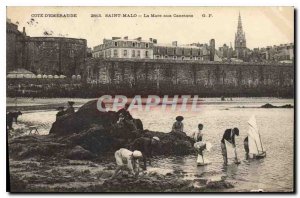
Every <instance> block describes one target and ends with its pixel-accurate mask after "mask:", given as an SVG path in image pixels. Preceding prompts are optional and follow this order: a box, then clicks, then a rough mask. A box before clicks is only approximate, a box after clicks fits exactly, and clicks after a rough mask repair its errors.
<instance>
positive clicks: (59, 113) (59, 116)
mask: <svg viewBox="0 0 300 198" xmlns="http://www.w3.org/2000/svg"><path fill="white" fill-rule="evenodd" d="M57 110H58V112H57V114H56V120H58V119H59V118H61V116H63V115H65V111H64V107H58V108H57Z"/></svg>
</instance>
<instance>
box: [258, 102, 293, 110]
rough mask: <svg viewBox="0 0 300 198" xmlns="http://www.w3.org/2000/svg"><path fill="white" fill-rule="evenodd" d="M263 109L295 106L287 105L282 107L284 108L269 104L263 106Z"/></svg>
mask: <svg viewBox="0 0 300 198" xmlns="http://www.w3.org/2000/svg"><path fill="white" fill-rule="evenodd" d="M261 108H267V109H268V108H293V105H291V104H286V105H282V106H274V105H272V104H269V103H267V104H264V105H262V106H261Z"/></svg>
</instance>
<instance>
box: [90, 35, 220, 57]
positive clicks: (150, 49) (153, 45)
mask: <svg viewBox="0 0 300 198" xmlns="http://www.w3.org/2000/svg"><path fill="white" fill-rule="evenodd" d="M214 45H215V41H214V39H211V40H210V45H207V44H200V43H193V44H189V45H178V42H177V41H173V42H172V44H161V43H157V40H156V39H152V38H150V39H149V40H142V38H141V37H138V38H136V39H128V37H124V38H121V37H112V39H103V44H101V45H98V46H95V47H94V48H93V52H92V54H93V57H94V58H105V59H107V58H119V59H120V58H121V59H168V60H201V61H203V60H204V61H210V60H211V61H213V59H214V54H215V46H214Z"/></svg>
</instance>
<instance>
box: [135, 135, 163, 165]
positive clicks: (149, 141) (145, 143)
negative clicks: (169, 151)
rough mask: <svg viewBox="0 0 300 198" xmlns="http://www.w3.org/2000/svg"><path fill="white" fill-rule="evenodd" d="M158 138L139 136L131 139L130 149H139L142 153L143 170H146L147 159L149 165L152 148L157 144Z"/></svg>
mask: <svg viewBox="0 0 300 198" xmlns="http://www.w3.org/2000/svg"><path fill="white" fill-rule="evenodd" d="M159 141H160V139H159V138H158V137H156V136H154V137H153V138H148V137H140V138H137V139H135V140H134V141H133V143H132V145H131V150H139V151H141V152H142V154H143V161H144V170H147V159H148V160H149V165H151V158H152V148H153V147H155V146H158V142H159Z"/></svg>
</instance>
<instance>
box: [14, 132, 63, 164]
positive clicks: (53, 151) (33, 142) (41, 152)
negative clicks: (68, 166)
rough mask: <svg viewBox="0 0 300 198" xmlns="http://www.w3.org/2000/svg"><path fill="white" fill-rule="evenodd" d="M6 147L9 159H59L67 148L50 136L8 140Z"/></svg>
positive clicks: (22, 137) (21, 137)
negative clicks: (7, 147)
mask: <svg viewBox="0 0 300 198" xmlns="http://www.w3.org/2000/svg"><path fill="white" fill-rule="evenodd" d="M8 146H9V157H10V158H14V159H27V158H39V157H59V156H62V155H64V151H66V150H68V148H69V145H67V144H63V143H59V142H57V141H56V139H55V138H53V137H52V136H20V137H17V138H14V139H11V140H9V142H8Z"/></svg>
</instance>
